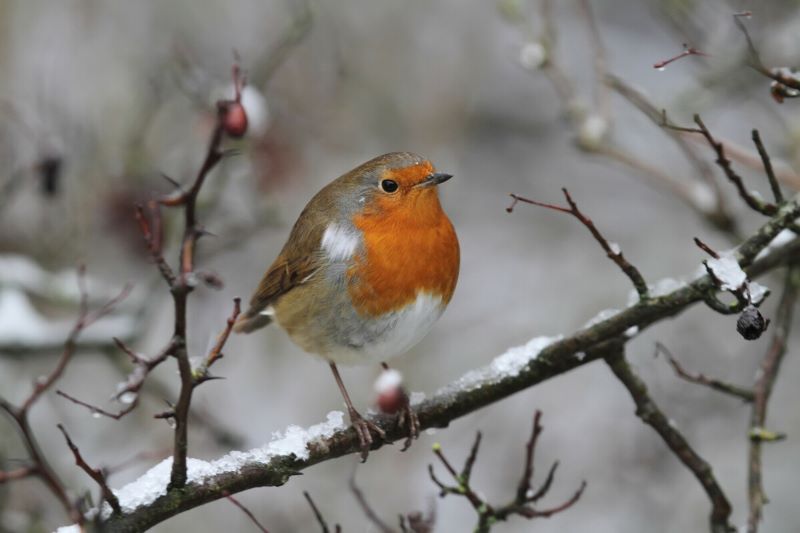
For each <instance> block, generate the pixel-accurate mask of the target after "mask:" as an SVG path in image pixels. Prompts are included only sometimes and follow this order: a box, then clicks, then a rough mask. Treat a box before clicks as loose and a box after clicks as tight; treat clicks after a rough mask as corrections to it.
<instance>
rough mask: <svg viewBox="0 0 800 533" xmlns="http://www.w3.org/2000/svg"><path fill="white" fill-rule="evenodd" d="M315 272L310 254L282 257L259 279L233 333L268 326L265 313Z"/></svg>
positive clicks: (313, 258)
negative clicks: (247, 306) (248, 304)
mask: <svg viewBox="0 0 800 533" xmlns="http://www.w3.org/2000/svg"><path fill="white" fill-rule="evenodd" d="M317 268H318V261H317V259H316V257H315V256H314V255H312V254H309V255H305V256H300V257H292V258H287V257H285V256H284V254H283V253H281V255H279V256H278V258H277V259H276V260H275V262H274V263H273V264H272V266H271V267H270V268H269V270H267V272H266V273H265V274H264V277H263V278H261V282H260V283H259V284H258V288H256V292H255V294H253V297H252V298H251V299H250V308H249V309H248V310H247V311H245V312H244V313H243V314H242V315H241V316H240V317H239V318H238V319H237V320H236V324H235V326H234V330H235V331H236V332H237V333H250V332H251V331H254V330H256V329H259V328H262V327H264V326H266V325H267V324H269V323H270V322H271V321H272V316H271V314H269V313H265V310H267V308H268V307H269V306H271V305H272V304H273V303H274V302H275V301H276V300H277V299H278V298H280V297H281V296H282V295H284V294H286V293H287V292H289V291H290V290H292V289H293V288H294V287H296V286H298V285H301V284H303V283H305V282H306V281H308V280H309V279H310V278H311V276H313V275H314V272H316V271H317Z"/></svg>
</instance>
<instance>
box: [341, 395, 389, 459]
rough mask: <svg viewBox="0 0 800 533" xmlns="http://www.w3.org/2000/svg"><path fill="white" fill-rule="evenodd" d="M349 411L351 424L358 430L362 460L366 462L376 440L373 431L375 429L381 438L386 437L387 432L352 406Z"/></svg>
mask: <svg viewBox="0 0 800 533" xmlns="http://www.w3.org/2000/svg"><path fill="white" fill-rule="evenodd" d="M348 411H349V412H350V425H351V426H353V429H355V430H356V434H357V435H358V442H359V444H360V446H361V462H362V463H365V462H366V461H367V457H368V456H369V450H370V448H371V447H372V443H373V442H374V441H373V439H372V432H373V431H374V432H375V434H376V435H378V437H379V438H380V439H381V440H383V439H384V438H386V432H385V431H383V430H382V429H381V428H380V427H379V426H378V425H377V424H375V423H374V422H372V421H370V420H367V419H366V418H364V417H363V416H361V413H359V412H358V411H356V410H355V409H352V408H350V409H348Z"/></svg>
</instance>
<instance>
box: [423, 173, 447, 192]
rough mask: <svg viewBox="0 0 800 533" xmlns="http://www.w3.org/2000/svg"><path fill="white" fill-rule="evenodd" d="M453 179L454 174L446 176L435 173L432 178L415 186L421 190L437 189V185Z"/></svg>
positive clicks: (427, 178)
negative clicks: (426, 188)
mask: <svg viewBox="0 0 800 533" xmlns="http://www.w3.org/2000/svg"><path fill="white" fill-rule="evenodd" d="M452 177H453V175H452V174H444V173H442V172H434V173H433V174H431V175H430V176H428V177H426V178H425V179H424V180H422V181H421V182H419V183H417V184H416V185H415V187H419V188H420V189H422V188H425V187H435V186H436V185H439V184H440V183H444V182H445V181H447V180H449V179H450V178H452Z"/></svg>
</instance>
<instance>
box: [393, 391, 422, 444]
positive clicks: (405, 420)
mask: <svg viewBox="0 0 800 533" xmlns="http://www.w3.org/2000/svg"><path fill="white" fill-rule="evenodd" d="M402 392H403V396H402V399H401V404H400V408H399V409H398V410H397V425H398V426H399V427H401V428H403V427H406V426H407V427H408V437H407V438H406V440H405V442H404V443H403V448H402V449H401V450H400V451H401V452H404V451H406V450H407V449H409V448H410V447H411V442H412V441H413V440H414V439H418V438H419V418H418V417H417V412H416V411H414V409H413V408H412V407H411V402H409V399H408V394H406V392H405V390H404V391H402Z"/></svg>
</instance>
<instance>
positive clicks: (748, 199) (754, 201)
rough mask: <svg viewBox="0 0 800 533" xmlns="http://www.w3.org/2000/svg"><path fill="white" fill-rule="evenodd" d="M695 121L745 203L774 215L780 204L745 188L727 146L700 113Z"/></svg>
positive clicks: (720, 165) (718, 162) (764, 212)
mask: <svg viewBox="0 0 800 533" xmlns="http://www.w3.org/2000/svg"><path fill="white" fill-rule="evenodd" d="M694 122H695V124H697V126H698V127H699V128H700V132H701V133H702V134H703V136H704V137H705V138H706V140H707V141H708V144H709V145H711V148H712V149H713V150H714V152H716V154H717V160H716V163H717V165H719V167H720V168H721V169H722V171H723V172H724V173H725V176H727V178H728V180H730V182H731V183H733V184H734V186H735V187H736V190H737V191H738V192H739V196H741V197H742V199H743V200H744V201H745V203H746V204H747V205H748V206H750V208H751V209H753V210H754V211H757V212H759V213H761V214H762V215H766V216H773V215H774V214H775V213H777V211H778V206H776V205H775V204H771V203H769V202H765V201H763V200H761V199H759V198H756V197H755V196H754V195H753V194H752V193H751V192H750V191H748V190H747V189H746V188H745V186H744V182H743V181H742V178H741V176H739V175H738V174H737V173H736V172H735V171H734V170H733V167H732V166H731V161H730V160H729V159H728V158H727V157H725V146H724V145H723V144H722V143H721V142H719V141H717V140H716V139H715V138H714V137H713V135H711V132H710V131H709V130H708V128H707V127H706V125H705V123H703V120H702V119H701V118H700V115H695V116H694Z"/></svg>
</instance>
